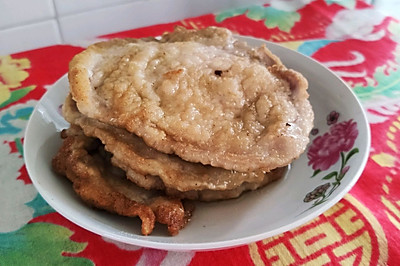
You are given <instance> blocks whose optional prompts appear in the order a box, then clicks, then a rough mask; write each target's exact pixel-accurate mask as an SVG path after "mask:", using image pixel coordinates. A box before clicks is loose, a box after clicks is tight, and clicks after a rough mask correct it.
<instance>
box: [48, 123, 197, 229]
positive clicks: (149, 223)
mask: <svg viewBox="0 0 400 266" xmlns="http://www.w3.org/2000/svg"><path fill="white" fill-rule="evenodd" d="M62 136H63V138H64V141H63V144H62V146H61V148H60V150H59V152H58V153H57V155H56V156H55V157H54V158H53V161H52V165H53V169H54V170H55V171H56V172H57V173H58V174H60V175H63V176H66V177H67V178H68V179H69V180H70V181H71V182H72V183H73V189H74V190H75V192H76V193H77V194H78V195H79V197H81V198H82V200H83V201H85V202H86V203H87V204H89V205H91V206H94V207H96V208H99V209H103V210H106V211H109V212H112V213H116V214H119V215H123V216H129V217H134V216H139V218H140V219H141V220H142V229H141V231H142V234H143V235H149V234H150V233H151V232H152V231H153V228H154V224H155V222H156V221H157V222H159V223H162V224H166V225H167V227H168V232H169V233H170V234H171V235H176V234H177V233H178V232H179V230H180V229H182V228H183V227H184V226H185V225H186V223H187V222H188V220H189V218H190V216H191V212H192V211H193V209H192V208H191V207H189V208H186V209H185V208H184V206H183V204H182V202H181V201H180V200H177V199H171V198H167V197H165V196H162V195H160V193H159V192H157V191H149V190H145V189H142V188H140V187H138V186H136V185H135V184H134V183H132V182H130V181H128V180H126V178H125V173H124V172H123V171H121V170H120V169H117V168H115V167H113V166H112V165H111V164H110V162H109V157H110V156H109V155H108V154H107V153H106V152H105V151H104V149H102V148H101V147H102V145H100V143H99V142H98V141H96V139H94V138H90V137H87V136H85V135H83V133H82V130H81V129H80V128H78V127H74V126H72V127H71V128H70V129H68V130H65V131H63V133H62Z"/></svg>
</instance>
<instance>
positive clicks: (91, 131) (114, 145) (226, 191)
mask: <svg viewBox="0 0 400 266" xmlns="http://www.w3.org/2000/svg"><path fill="white" fill-rule="evenodd" d="M63 113H64V116H65V118H66V119H67V121H68V122H70V123H71V124H73V125H78V126H79V127H81V128H82V129H83V132H84V134H85V135H86V136H89V137H93V138H98V139H99V140H101V142H102V143H103V145H105V149H106V150H107V151H108V152H110V153H111V154H112V158H111V162H112V164H113V165H115V166H117V167H119V168H121V169H122V170H124V171H125V172H126V175H127V178H128V179H130V180H131V181H133V182H135V183H136V184H137V185H138V186H140V187H144V188H145V189H159V190H166V194H167V195H170V196H174V197H178V198H187V199H191V200H203V201H212V200H222V199H229V198H236V197H238V196H240V194H242V193H243V192H245V191H248V190H255V189H257V188H259V187H262V186H265V185H266V184H268V183H270V182H272V181H274V180H276V179H278V178H279V177H282V176H283V172H284V169H276V170H272V171H271V172H268V173H265V172H263V171H255V172H248V173H241V172H236V171H230V170H225V169H223V168H216V167H211V166H206V165H203V164H200V163H191V162H186V161H183V160H182V159H180V158H179V157H177V156H173V155H168V154H164V153H161V152H159V151H157V150H155V149H152V148H150V147H148V146H146V144H145V143H144V142H143V141H142V140H141V139H140V138H138V137H137V136H135V135H134V134H132V133H129V132H128V131H126V130H124V129H121V128H115V127H112V126H110V125H107V124H105V123H102V122H100V121H98V120H94V119H90V118H87V117H85V116H83V115H82V114H80V113H79V112H78V110H77V108H76V104H75V102H74V101H73V100H72V98H71V97H70V96H68V97H67V99H66V101H65V104H64V106H63Z"/></svg>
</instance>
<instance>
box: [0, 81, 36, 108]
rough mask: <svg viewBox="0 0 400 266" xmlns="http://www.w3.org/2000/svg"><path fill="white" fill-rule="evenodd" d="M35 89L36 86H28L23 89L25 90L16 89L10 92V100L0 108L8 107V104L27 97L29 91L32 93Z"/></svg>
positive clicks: (0, 105)
mask: <svg viewBox="0 0 400 266" xmlns="http://www.w3.org/2000/svg"><path fill="white" fill-rule="evenodd" d="M35 88H36V86H35V85H32V86H28V87H25V88H21V89H18V90H13V91H11V95H10V98H9V99H8V100H7V101H5V102H3V103H2V104H0V108H2V107H4V106H6V105H8V104H10V103H13V102H16V101H18V100H19V99H21V98H22V97H24V96H25V95H27V94H28V93H29V92H30V91H32V90H33V89H35Z"/></svg>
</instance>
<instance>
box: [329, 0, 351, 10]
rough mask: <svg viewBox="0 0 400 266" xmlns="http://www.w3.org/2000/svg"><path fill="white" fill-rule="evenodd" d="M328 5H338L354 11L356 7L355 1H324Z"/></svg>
mask: <svg viewBox="0 0 400 266" xmlns="http://www.w3.org/2000/svg"><path fill="white" fill-rule="evenodd" d="M325 2H326V3H327V4H328V5H331V4H338V5H341V6H343V7H345V8H347V9H354V8H355V7H356V0H325Z"/></svg>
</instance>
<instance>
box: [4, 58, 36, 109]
mask: <svg viewBox="0 0 400 266" xmlns="http://www.w3.org/2000/svg"><path fill="white" fill-rule="evenodd" d="M30 67H31V62H30V61H29V60H28V58H21V59H15V58H12V57H11V56H9V55H6V56H0V105H2V104H3V103H5V102H6V101H7V100H9V99H10V97H11V89H15V88H18V87H20V86H21V82H22V81H24V80H25V79H26V78H27V77H28V76H29V74H28V72H27V71H25V70H26V69H29V68H30Z"/></svg>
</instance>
